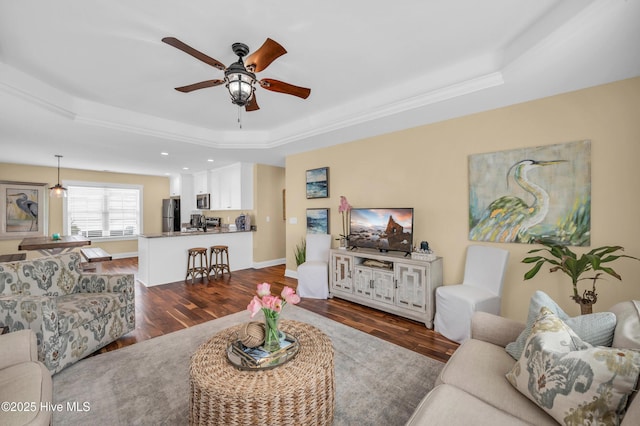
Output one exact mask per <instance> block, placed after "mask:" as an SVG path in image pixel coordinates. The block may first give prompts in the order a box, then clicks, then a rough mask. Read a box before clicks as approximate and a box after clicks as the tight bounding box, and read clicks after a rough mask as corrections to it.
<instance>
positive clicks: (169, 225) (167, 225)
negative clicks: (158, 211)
mask: <svg viewBox="0 0 640 426" xmlns="http://www.w3.org/2000/svg"><path fill="white" fill-rule="evenodd" d="M171 231H180V198H167V199H164V200H162V232H171Z"/></svg>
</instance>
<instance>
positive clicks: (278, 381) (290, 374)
mask: <svg viewBox="0 0 640 426" xmlns="http://www.w3.org/2000/svg"><path fill="white" fill-rule="evenodd" d="M240 327H241V325H238V326H235V327H231V328H228V329H226V330H223V331H221V332H220V333H218V334H216V335H215V336H213V338H212V339H210V340H209V341H208V342H206V343H204V344H203V345H202V346H200V348H198V350H197V351H196V353H195V354H194V355H193V356H192V357H191V367H190V369H189V381H190V386H191V395H190V399H189V423H190V424H206V425H276V424H278V425H301V424H315V425H330V424H332V422H333V410H334V404H335V375H334V367H333V346H332V344H331V340H330V339H329V337H328V336H327V335H325V334H324V333H323V332H321V331H320V330H318V329H317V328H316V327H313V326H312V325H309V324H305V323H302V322H298V321H290V320H281V321H280V329H281V330H282V331H284V332H286V333H288V334H290V335H292V336H295V337H296V338H297V339H298V342H299V344H300V350H299V352H298V354H297V355H296V357H295V358H294V359H293V360H291V361H289V362H287V363H286V364H284V365H282V366H280V367H277V368H274V369H272V370H265V371H243V370H239V369H237V368H235V367H234V366H233V365H231V363H230V362H229V361H228V360H227V355H226V348H227V345H228V344H229V342H230V341H232V340H233V339H234V338H235V336H236V333H237V331H238V329H239V328H240Z"/></svg>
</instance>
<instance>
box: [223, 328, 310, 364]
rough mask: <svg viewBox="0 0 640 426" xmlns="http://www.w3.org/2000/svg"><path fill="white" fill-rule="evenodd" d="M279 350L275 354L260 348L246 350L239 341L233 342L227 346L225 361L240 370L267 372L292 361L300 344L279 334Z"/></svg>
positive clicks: (292, 338) (293, 338) (288, 336)
mask: <svg viewBox="0 0 640 426" xmlns="http://www.w3.org/2000/svg"><path fill="white" fill-rule="evenodd" d="M280 333H281V335H282V336H281V338H280V349H278V350H277V351H275V352H271V353H270V352H267V351H265V350H264V349H263V348H262V346H258V347H257V348H248V347H246V346H245V345H243V344H242V343H240V341H239V340H233V341H232V342H231V343H229V345H228V346H227V359H228V360H229V362H230V363H231V364H233V366H235V367H237V368H239V369H241V370H256V371H257V370H268V369H270V368H275V367H279V366H281V365H282V364H285V363H286V362H288V361H290V360H291V359H293V358H294V357H295V356H296V354H297V353H298V350H299V349H300V344H299V343H298V339H296V338H295V337H293V336H291V335H289V334H286V333H283V332H280Z"/></svg>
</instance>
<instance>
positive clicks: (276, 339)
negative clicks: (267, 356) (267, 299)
mask: <svg viewBox="0 0 640 426" xmlns="http://www.w3.org/2000/svg"><path fill="white" fill-rule="evenodd" d="M279 319H280V314H278V313H277V312H273V311H272V312H269V313H267V312H265V314H264V344H263V345H262V347H263V348H264V350H266V351H268V352H275V351H277V350H278V349H280V330H278V321H279Z"/></svg>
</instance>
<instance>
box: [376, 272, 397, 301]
mask: <svg viewBox="0 0 640 426" xmlns="http://www.w3.org/2000/svg"><path fill="white" fill-rule="evenodd" d="M372 276H373V277H372V278H373V299H374V300H377V301H379V302H384V303H390V304H393V303H394V299H395V298H394V293H395V290H396V289H395V287H396V284H395V280H394V279H393V278H394V277H393V272H391V271H380V270H374V271H373V273H372Z"/></svg>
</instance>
